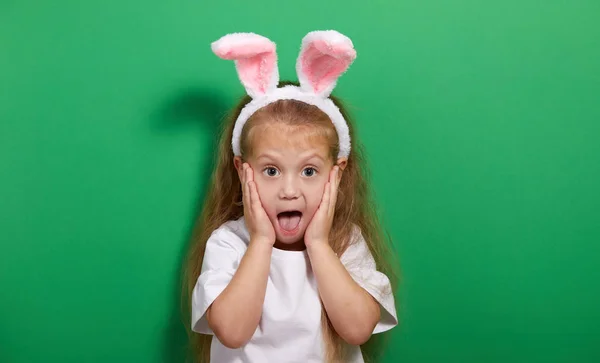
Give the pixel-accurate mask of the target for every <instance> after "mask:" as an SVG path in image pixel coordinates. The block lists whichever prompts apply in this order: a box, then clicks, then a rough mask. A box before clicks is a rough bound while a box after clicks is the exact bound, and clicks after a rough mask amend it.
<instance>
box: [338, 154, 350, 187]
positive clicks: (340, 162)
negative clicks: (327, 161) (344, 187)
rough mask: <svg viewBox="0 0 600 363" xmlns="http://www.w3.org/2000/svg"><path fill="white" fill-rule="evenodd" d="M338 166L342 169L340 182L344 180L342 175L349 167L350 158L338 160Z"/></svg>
mask: <svg viewBox="0 0 600 363" xmlns="http://www.w3.org/2000/svg"><path fill="white" fill-rule="evenodd" d="M336 165H337V166H338V167H339V168H340V170H339V172H338V182H339V181H340V180H341V179H342V174H344V169H346V166H348V158H345V157H344V158H339V159H337V162H336Z"/></svg>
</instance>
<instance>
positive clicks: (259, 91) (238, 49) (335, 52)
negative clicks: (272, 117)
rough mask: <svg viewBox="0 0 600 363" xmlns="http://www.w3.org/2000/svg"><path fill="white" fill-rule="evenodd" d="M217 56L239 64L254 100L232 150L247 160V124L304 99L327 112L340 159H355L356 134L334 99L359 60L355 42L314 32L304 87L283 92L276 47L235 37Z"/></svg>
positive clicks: (305, 45) (252, 37) (305, 56)
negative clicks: (266, 110)
mask: <svg viewBox="0 0 600 363" xmlns="http://www.w3.org/2000/svg"><path fill="white" fill-rule="evenodd" d="M212 50H213V52H214V53H215V54H216V55H217V56H218V57H220V58H222V59H227V60H233V61H235V67H236V70H237V73H238V76H239V78H240V81H241V82H242V84H243V85H244V87H245V88H246V92H247V93H248V95H249V96H250V97H252V101H250V102H249V103H248V104H247V105H246V106H244V108H243V109H242V111H241V112H240V115H239V117H238V118H237V120H236V122H235V126H234V129H233V138H232V140H231V145H232V147H233V153H234V155H236V156H240V155H241V151H240V138H241V135H242V129H243V127H244V124H245V123H246V121H248V119H249V118H250V116H252V114H254V113H255V112H256V111H257V110H258V109H260V108H262V107H265V106H267V105H268V104H270V103H273V102H276V101H278V100H298V101H301V102H304V103H307V104H310V105H313V106H316V107H318V108H319V109H321V110H322V111H323V112H325V114H327V116H329V118H330V119H331V122H332V123H333V125H334V126H335V129H336V131H337V134H338V139H339V144H340V151H339V154H338V157H347V156H348V155H349V154H350V133H349V131H348V125H347V123H346V120H345V119H344V116H342V114H341V112H340V110H339V108H338V107H337V106H336V105H335V104H334V103H333V101H332V100H331V99H330V98H329V95H330V94H331V92H332V91H333V88H334V87H335V85H336V82H337V79H338V78H339V77H340V76H341V75H342V74H343V73H344V72H345V71H346V70H347V69H348V67H349V66H350V64H352V62H353V61H354V59H355V58H356V51H355V50H354V46H353V45H352V41H351V40H350V39H349V38H348V37H346V36H344V35H343V34H340V33H338V32H337V31H335V30H327V31H314V32H310V33H308V34H307V35H306V36H305V37H304V39H302V47H301V49H300V55H299V56H298V60H297V62H296V73H297V74H298V80H299V81H300V87H297V86H293V85H289V86H285V87H282V88H277V84H278V83H279V70H278V68H277V53H276V52H275V43H273V42H272V41H271V40H269V39H267V38H265V37H263V36H261V35H258V34H254V33H233V34H227V35H225V36H223V37H222V38H221V39H219V40H217V41H216V42H214V43H212Z"/></svg>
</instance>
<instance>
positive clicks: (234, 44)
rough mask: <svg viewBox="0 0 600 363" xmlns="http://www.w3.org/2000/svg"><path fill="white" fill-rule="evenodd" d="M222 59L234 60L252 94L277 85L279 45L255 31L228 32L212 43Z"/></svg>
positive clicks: (213, 48)
mask: <svg viewBox="0 0 600 363" xmlns="http://www.w3.org/2000/svg"><path fill="white" fill-rule="evenodd" d="M211 48H212V51H213V52H214V53H215V54H216V55H217V56H218V57H220V58H222V59H227V60H234V61H235V67H236V69H237V73H238V76H239V78H240V81H241V82H242V84H243V85H244V87H245V88H246V92H247V93H248V95H250V97H252V98H257V97H260V96H262V95H264V94H266V93H267V92H269V91H271V90H273V89H275V88H277V84H278V83H279V70H278V68H277V53H276V51H275V49H276V46H275V43H273V42H272V41H271V40H269V39H267V38H265V37H263V36H261V35H258V34H254V33H232V34H227V35H225V36H223V37H222V38H220V39H219V40H217V41H215V42H213V43H212V45H211Z"/></svg>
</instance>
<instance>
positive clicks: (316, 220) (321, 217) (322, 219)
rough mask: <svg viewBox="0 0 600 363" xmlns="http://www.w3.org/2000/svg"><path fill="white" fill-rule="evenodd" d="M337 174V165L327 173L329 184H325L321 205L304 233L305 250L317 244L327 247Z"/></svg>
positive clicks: (337, 180) (335, 194)
mask: <svg viewBox="0 0 600 363" xmlns="http://www.w3.org/2000/svg"><path fill="white" fill-rule="evenodd" d="M338 173H339V167H338V166H337V165H336V166H334V167H333V169H331V172H329V182H327V184H325V190H324V191H323V198H322V199H321V204H320V205H319V208H318V209H317V211H316V212H315V215H314V216H313V217H312V219H311V221H310V223H309V224H308V227H307V228H306V232H305V233H304V243H305V244H306V248H309V247H311V246H314V245H317V244H325V245H329V231H330V230H331V225H332V223H333V215H334V212H335V203H336V200H337V191H338V186H339V185H340V178H339V177H338Z"/></svg>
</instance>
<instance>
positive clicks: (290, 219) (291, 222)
mask: <svg viewBox="0 0 600 363" xmlns="http://www.w3.org/2000/svg"><path fill="white" fill-rule="evenodd" d="M301 219H302V212H300V211H297V210H293V211H286V212H281V213H279V214H278V215H277V223H278V224H279V228H280V229H281V231H282V232H284V233H285V234H293V233H295V232H296V231H297V230H298V227H299V226H300V220H301Z"/></svg>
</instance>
